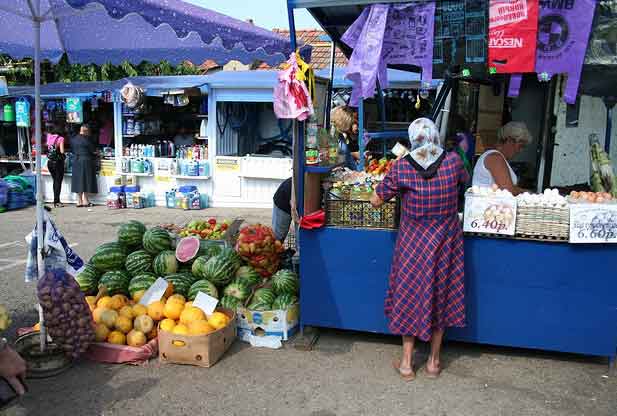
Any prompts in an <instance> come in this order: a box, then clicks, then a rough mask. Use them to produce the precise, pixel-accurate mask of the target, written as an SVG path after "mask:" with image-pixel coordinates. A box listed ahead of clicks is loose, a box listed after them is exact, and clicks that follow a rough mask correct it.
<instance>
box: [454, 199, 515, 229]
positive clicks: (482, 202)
mask: <svg viewBox="0 0 617 416" xmlns="http://www.w3.org/2000/svg"><path fill="white" fill-rule="evenodd" d="M515 228H516V198H514V197H497V196H480V195H472V194H467V195H465V215H464V217H463V231H465V232H466V233H478V234H498V235H509V236H513V235H514V232H515Z"/></svg>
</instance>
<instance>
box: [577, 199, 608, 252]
mask: <svg viewBox="0 0 617 416" xmlns="http://www.w3.org/2000/svg"><path fill="white" fill-rule="evenodd" d="M570 242H571V243H575V244H576V243H578V244H593V243H595V244H607V243H617V204H616V205H612V204H611V205H608V204H571V205H570Z"/></svg>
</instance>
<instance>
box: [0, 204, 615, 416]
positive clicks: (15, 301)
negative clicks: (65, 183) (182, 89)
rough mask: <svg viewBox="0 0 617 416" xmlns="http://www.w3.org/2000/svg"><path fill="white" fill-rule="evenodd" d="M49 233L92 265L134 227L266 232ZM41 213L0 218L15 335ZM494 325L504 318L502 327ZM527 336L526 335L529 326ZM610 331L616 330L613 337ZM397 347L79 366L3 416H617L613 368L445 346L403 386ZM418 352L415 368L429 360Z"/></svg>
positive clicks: (175, 217) (0, 263)
mask: <svg viewBox="0 0 617 416" xmlns="http://www.w3.org/2000/svg"><path fill="white" fill-rule="evenodd" d="M52 215H53V217H54V221H55V222H56V224H57V225H58V227H59V228H60V230H61V232H62V233H63V234H64V235H65V237H66V238H67V241H68V242H69V243H70V244H72V245H73V248H74V249H75V250H76V251H77V252H78V253H79V254H80V255H81V256H82V257H83V258H85V259H87V258H89V257H90V256H91V255H92V254H93V252H94V249H95V248H96V247H97V246H98V245H99V244H101V243H103V242H106V241H111V240H113V239H114V235H115V232H116V228H117V226H118V225H120V224H121V223H122V222H124V221H126V220H127V219H138V220H141V221H143V222H145V223H146V224H147V225H149V226H150V225H155V224H160V223H170V222H177V223H181V222H186V221H188V220H189V219H190V218H193V217H194V218H198V217H204V216H206V217H211V216H212V217H216V218H221V219H222V218H229V219H233V218H244V219H245V220H247V221H249V222H262V223H266V224H268V223H269V222H270V213H269V211H267V210H247V209H208V210H204V211H188V212H184V211H176V210H168V209H159V208H153V209H146V210H118V211H109V210H107V209H106V208H104V207H95V208H93V209H92V210H90V211H88V210H87V209H84V208H81V209H77V208H75V207H73V206H70V207H66V208H62V209H58V210H55V211H54V212H53V214H52ZM33 221H34V210H33V209H27V210H21V211H14V212H8V213H3V214H0V303H3V304H5V305H6V306H7V308H8V309H10V310H11V313H12V317H13V321H14V323H13V325H12V327H11V328H10V329H9V331H7V333H8V334H5V336H7V337H9V338H10V339H12V340H13V339H14V338H15V329H16V328H18V327H21V326H26V325H32V324H33V323H35V322H36V318H37V315H36V313H35V310H34V304H35V303H36V300H35V293H34V291H35V288H34V285H33V284H26V283H24V279H23V274H24V268H25V262H26V245H25V241H24V236H25V235H26V234H27V233H28V232H29V231H30V230H31V229H32V226H33ZM496 319H498V317H496ZM522 324H523V323H522ZM607 330H611V329H609V328H607ZM399 345H400V344H399V339H397V338H396V337H392V336H381V335H375V334H367V333H356V332H345V331H332V330H322V331H321V336H320V338H319V340H318V342H317V344H316V346H315V348H314V349H313V351H309V352H305V351H299V350H296V349H295V348H292V347H290V346H287V347H285V348H283V349H280V350H269V349H261V348H252V347H250V346H249V345H248V344H245V343H243V342H240V341H236V342H235V344H234V345H233V346H232V348H231V349H230V351H228V352H227V354H226V355H225V356H224V357H223V359H222V360H221V361H220V362H219V363H217V364H216V365H215V366H214V367H212V368H209V369H204V368H198V367H192V366H179V365H161V364H159V363H158V361H157V360H153V361H150V362H149V363H148V364H147V365H145V366H130V365H102V364H98V363H93V362H88V361H83V362H78V363H76V364H75V366H74V367H73V368H71V369H70V370H68V371H67V372H65V373H63V374H61V375H59V376H56V377H53V378H48V379H40V380H30V381H29V387H30V391H29V392H28V394H27V395H26V396H25V397H24V398H22V399H21V400H20V401H19V402H16V403H15V404H14V405H12V406H11V407H10V408H8V409H5V410H4V411H2V412H0V413H1V414H6V415H11V416H13V415H45V416H52V415H91V416H93V415H185V414H198V415H268V416H276V415H281V416H282V415H285V416H287V415H290V414H293V415H295V416H296V415H297V416H304V415H307V416H342V415H406V416H407V415H427V416H429V415H430V416H458V415H461V416H484V415H486V416H494V415H499V416H509V415H512V416H525V415H530V416H531V415H533V416H581V415H598V416H615V415H617V381H616V378H615V377H608V363H607V360H606V359H602V358H596V357H586V356H578V355H571V354H557V353H547V352H540V351H532V350H522V349H511V348H498V347H490V346H482V345H473V344H463V343H448V344H446V345H445V347H444V356H443V361H444V371H443V373H442V376H441V377H440V378H439V379H438V380H429V379H427V378H426V377H424V376H423V373H422V370H421V369H420V371H419V372H418V377H417V379H416V380H415V381H413V382H408V383H405V382H403V381H402V380H401V379H400V378H399V377H398V376H397V375H396V373H395V372H394V370H393V369H392V367H391V361H392V359H393V358H395V357H396V356H397V354H398V352H399V348H400V346H399ZM426 353H427V346H426V345H423V344H420V347H419V351H418V354H417V356H416V362H417V363H418V365H420V366H421V365H422V363H423V361H424V360H426Z"/></svg>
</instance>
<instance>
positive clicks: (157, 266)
mask: <svg viewBox="0 0 617 416" xmlns="http://www.w3.org/2000/svg"><path fill="white" fill-rule="evenodd" d="M152 270H153V271H154V274H156V275H157V276H167V275H170V274H174V273H176V272H177V271H178V260H176V253H174V252H173V251H171V250H165V251H163V252H161V253H160V254H159V255H158V256H156V257H155V258H154V262H153V263H152Z"/></svg>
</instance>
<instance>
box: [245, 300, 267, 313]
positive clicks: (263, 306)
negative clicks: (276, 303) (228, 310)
mask: <svg viewBox="0 0 617 416" xmlns="http://www.w3.org/2000/svg"><path fill="white" fill-rule="evenodd" d="M247 309H249V310H251V311H261V312H263V311H271V310H272V304H270V303H264V302H252V303H251V304H250V305H249V306H247Z"/></svg>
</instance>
